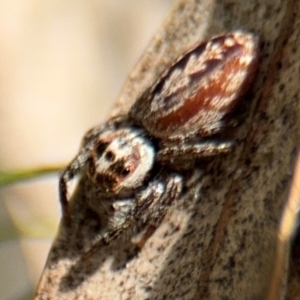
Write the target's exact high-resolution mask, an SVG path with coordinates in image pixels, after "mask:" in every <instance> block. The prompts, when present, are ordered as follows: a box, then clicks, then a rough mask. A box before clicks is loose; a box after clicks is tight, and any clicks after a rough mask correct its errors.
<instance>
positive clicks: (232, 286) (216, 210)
mask: <svg viewBox="0 0 300 300" xmlns="http://www.w3.org/2000/svg"><path fill="white" fill-rule="evenodd" d="M236 29H241V30H245V31H247V32H253V33H254V34H256V35H258V36H259V39H260V43H261V45H260V47H261V55H260V64H259V71H258V74H257V76H256V79H255V83H254V85H253V87H252V89H251V92H250V93H249V94H248V95H247V97H246V98H245V101H247V102H248V103H249V105H248V110H247V113H246V114H245V116H246V118H245V122H244V123H243V125H242V126H241V127H240V128H239V129H238V130H237V131H236V132H235V137H236V139H237V141H238V146H237V147H236V149H235V150H234V151H233V153H231V154H229V155H228V156H226V157H222V158H216V159H214V160H213V161H212V162H210V163H209V164H206V165H204V166H201V167H200V166H199V168H197V169H195V170H193V176H192V178H193V180H191V182H190V190H189V192H188V193H187V194H186V195H185V197H184V198H183V199H180V200H179V201H178V202H177V204H176V205H175V206H174V207H173V208H172V209H171V210H170V212H169V213H168V215H167V216H166V218H165V220H164V222H163V224H162V225H161V226H160V227H159V228H158V230H157V231H156V232H155V234H154V235H153V236H152V237H151V238H150V239H149V240H148V241H147V243H146V244H145V246H144V248H143V249H142V250H141V251H139V252H138V251H137V250H136V248H135V247H134V246H133V245H132V244H131V243H129V242H128V243H124V242H121V241H117V242H116V243H114V244H112V245H110V246H108V247H105V248H104V249H103V251H99V253H97V254H95V255H94V256H93V257H91V258H90V259H88V260H82V259H81V257H82V253H83V252H84V251H86V250H87V249H89V248H90V246H91V243H92V241H93V240H94V239H95V236H96V234H97V230H98V229H99V228H98V220H97V217H96V216H95V215H92V214H91V213H90V212H89V211H88V210H87V209H86V207H85V198H86V192H85V191H86V190H87V189H88V188H89V182H88V181H87V180H86V178H85V177H83V178H82V179H81V180H80V183H79V186H78V188H77V191H76V193H75V194H74V195H73V197H72V212H73V216H74V220H75V221H74V222H73V224H72V226H71V227H67V226H65V225H64V224H63V223H62V224H61V227H60V229H59V232H58V235H57V238H56V241H55V242H54V245H53V247H52V250H51V252H50V254H49V258H48V261H47V264H46V267H45V270H44V272H43V274H42V276H41V280H40V283H39V286H38V288H37V291H36V296H35V299H90V300H92V299H182V300H183V299H239V300H241V299H253V300H254V299H267V297H268V293H269V287H270V283H271V280H272V274H273V270H274V266H275V264H276V245H277V232H278V225H279V221H280V217H281V213H282V209H283V206H284V204H285V202H286V200H287V198H288V192H289V188H290V183H291V178H292V173H293V165H294V162H295V158H296V150H297V145H298V141H299V137H300V136H299V128H300V126H299V123H300V118H299V102H300V93H299V90H300V85H299V77H300V61H299V57H300V47H299V42H300V2H299V1H297V0H288V1H284V0H259V1H258V0H251V1H250V0H244V1H239V0H224V1H213V0H202V1H199V0H198V1H197V0H190V1H186V0H181V1H178V2H176V4H175V6H174V8H173V10H172V12H171V13H170V15H169V16H168V18H167V19H166V21H165V22H164V24H163V26H162V27H161V29H160V31H159V32H158V33H157V34H156V35H155V37H154V38H153V39H152V41H151V42H150V44H149V46H148V48H147V51H146V52H145V53H144V55H143V56H142V57H141V59H140V61H139V62H138V63H137V65H136V67H135V69H134V70H133V72H132V73H131V75H130V77H129V78H128V80H127V82H126V84H125V86H124V89H123V91H122V93H121V95H120V98H119V99H118V101H117V105H116V108H115V110H114V111H113V112H112V114H117V113H118V112H120V111H123V112H124V111H126V110H127V109H128V107H129V106H130V105H131V104H132V103H133V102H134V101H135V99H136V98H137V97H138V95H139V94H140V93H141V91H143V90H144V89H145V88H147V87H148V86H149V85H151V83H152V82H153V81H154V80H155V79H156V78H157V76H158V75H159V74H160V73H161V72H162V71H163V70H164V69H165V68H166V67H168V66H169V65H170V64H171V63H172V61H173V60H174V59H175V58H176V57H177V56H178V54H180V53H182V52H183V51H185V50H187V49H188V48H189V47H190V46H191V45H193V44H194V43H196V42H198V41H199V40H202V39H204V38H206V37H210V36H213V35H216V34H219V33H222V32H228V31H232V30H236ZM285 255H288V253H286V254H285ZM286 272H287V266H286V267H285V269H284V270H283V272H282V287H281V288H280V295H278V299H284V298H285V297H286V278H287V274H286ZM297 280H298V281H299V278H298V279H297V278H296V277H295V276H294V277H290V280H289V282H290V285H289V286H288V294H290V295H293V296H289V299H299V298H300V292H299V288H298V290H297V284H296V282H297Z"/></svg>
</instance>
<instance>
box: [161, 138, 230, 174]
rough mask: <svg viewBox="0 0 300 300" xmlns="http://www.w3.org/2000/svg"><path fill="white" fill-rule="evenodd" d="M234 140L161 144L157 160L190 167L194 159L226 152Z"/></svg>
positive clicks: (165, 163) (186, 167)
mask: <svg viewBox="0 0 300 300" xmlns="http://www.w3.org/2000/svg"><path fill="white" fill-rule="evenodd" d="M233 146H234V142H232V141H222V140H192V141H187V142H182V143H177V144H175V143H172V144H171V143H170V144H162V145H161V148H160V150H159V151H158V154H157V158H156V159H157V161H158V162H159V163H161V164H163V165H173V166H174V167H177V168H179V169H181V168H182V169H190V168H191V167H192V165H193V164H194V163H195V161H196V160H199V159H203V158H206V157H212V156H216V155H219V154H222V153H228V152H230V151H231V150H232V148H233Z"/></svg>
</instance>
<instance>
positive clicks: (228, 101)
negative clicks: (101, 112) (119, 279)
mask: <svg viewBox="0 0 300 300" xmlns="http://www.w3.org/2000/svg"><path fill="white" fill-rule="evenodd" d="M257 52H258V46H257V39H256V38H255V37H254V36H253V35H251V34H247V33H243V32H239V31H237V32H232V33H227V34H223V35H220V36H217V37H214V38H212V39H210V40H208V41H206V42H203V43H201V44H199V45H197V46H196V47H195V48H193V49H192V50H191V51H189V52H187V53H186V54H184V55H183V56H181V57H180V58H179V59H178V60H177V61H176V62H175V63H174V64H173V65H172V66H171V67H170V68H169V69H168V70H166V72H165V73H164V74H163V75H162V76H161V77H160V78H159V79H158V80H157V82H156V83H155V84H154V85H153V86H152V87H150V88H149V89H148V90H147V91H145V92H144V93H143V94H142V95H141V96H140V97H139V98H138V99H137V101H136V102H135V103H134V104H133V106H132V108H131V109H130V111H129V113H128V115H125V116H119V117H116V118H112V119H110V120H109V121H108V122H106V123H105V124H103V125H101V126H98V127H95V128H93V129H92V130H90V131H89V132H88V133H87V134H86V135H85V137H84V139H83V143H82V146H81V148H80V151H79V154H78V155H77V156H76V157H75V159H74V160H73V161H72V162H71V164H70V165H69V166H68V167H67V168H66V169H65V170H64V172H63V173H62V176H61V178H60V201H61V204H62V207H63V215H64V217H65V218H67V219H70V217H71V216H70V212H69V205H68V198H67V183H68V181H69V180H71V179H72V178H73V177H74V175H76V174H80V173H83V172H85V173H86V174H87V176H88V178H89V180H91V182H92V184H93V186H94V187H95V190H96V193H97V197H95V199H94V198H93V199H90V201H89V203H87V204H88V205H89V206H90V207H91V208H92V209H93V210H94V211H96V212H97V213H98V215H99V217H100V218H102V219H106V220H107V222H106V223H105V224H106V227H105V228H102V238H101V240H100V242H98V243H97V244H96V245H95V246H94V247H93V248H95V247H96V248H97V247H99V246H101V245H106V244H108V243H109V242H110V241H111V240H113V239H115V238H117V237H118V236H119V235H121V234H122V233H123V232H125V231H128V230H132V229H134V228H135V227H136V226H137V224H144V225H147V226H148V227H149V228H150V227H151V228H156V227H157V226H158V225H159V223H160V222H161V221H162V219H163V217H164V215H165V213H166V211H167V210H168V208H169V207H170V206H171V205H172V203H173V202H174V201H175V200H176V199H177V198H178V197H179V195H180V192H181V190H182V176H181V173H180V170H181V169H189V168H191V167H192V166H194V162H195V161H196V160H198V159H201V158H203V157H210V156H215V155H218V154H220V153H226V152H228V151H230V150H231V149H232V145H233V141H222V140H219V139H217V138H216V137H215V134H216V133H220V132H221V131H222V130H224V128H226V126H227V122H228V120H230V116H231V114H232V113H233V111H234V110H235V108H236V107H237V105H238V104H239V103H240V101H241V99H242V96H243V95H244V94H245V93H246V91H247V90H248V88H249V86H250V84H251V82H252V80H253V78H254V74H255V71H256V68H257V61H258V58H257V57H258V55H257Z"/></svg>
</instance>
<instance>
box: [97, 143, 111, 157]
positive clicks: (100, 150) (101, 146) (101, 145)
mask: <svg viewBox="0 0 300 300" xmlns="http://www.w3.org/2000/svg"><path fill="white" fill-rule="evenodd" d="M108 145H109V144H108V143H103V142H100V143H99V144H98V145H97V146H96V149H95V151H96V155H97V157H98V158H99V157H100V156H102V155H103V153H104V151H105V149H106V148H107V147H108Z"/></svg>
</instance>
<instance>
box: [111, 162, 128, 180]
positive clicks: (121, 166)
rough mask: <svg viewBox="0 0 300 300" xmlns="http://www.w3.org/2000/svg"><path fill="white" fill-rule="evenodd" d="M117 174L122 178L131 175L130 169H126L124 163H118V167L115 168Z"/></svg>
mask: <svg viewBox="0 0 300 300" xmlns="http://www.w3.org/2000/svg"><path fill="white" fill-rule="evenodd" d="M115 172H116V173H117V174H119V175H120V176H122V177H126V176H128V175H129V173H130V168H128V167H125V166H124V164H123V162H122V163H118V164H117V166H116V167H115Z"/></svg>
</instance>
